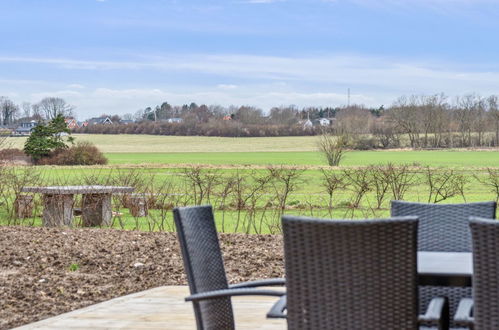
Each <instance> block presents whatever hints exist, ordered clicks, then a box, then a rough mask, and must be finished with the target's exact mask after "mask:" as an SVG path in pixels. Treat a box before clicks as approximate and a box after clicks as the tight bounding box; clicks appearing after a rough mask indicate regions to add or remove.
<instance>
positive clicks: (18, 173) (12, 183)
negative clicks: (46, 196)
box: [0, 166, 42, 225]
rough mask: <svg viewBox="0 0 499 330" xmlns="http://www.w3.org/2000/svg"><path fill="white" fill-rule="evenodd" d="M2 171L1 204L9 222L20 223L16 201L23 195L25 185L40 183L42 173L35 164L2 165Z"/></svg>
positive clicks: (0, 169) (0, 185)
mask: <svg viewBox="0 0 499 330" xmlns="http://www.w3.org/2000/svg"><path fill="white" fill-rule="evenodd" d="M0 171H1V172H0V174H1V179H0V180H1V181H0V204H1V205H2V207H3V209H4V210H5V211H6V213H7V215H8V224H9V225H11V224H20V223H19V222H17V217H16V214H15V207H14V202H15V200H16V199H17V197H18V196H19V195H21V193H22V188H23V187H28V186H37V185H39V183H40V182H41V180H42V173H41V172H40V171H38V170H37V169H36V168H35V167H33V166H25V167H19V168H16V167H3V166H0Z"/></svg>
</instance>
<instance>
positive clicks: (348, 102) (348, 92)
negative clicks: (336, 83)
mask: <svg viewBox="0 0 499 330" xmlns="http://www.w3.org/2000/svg"><path fill="white" fill-rule="evenodd" d="M347 95H348V96H347V107H348V108H350V88H348V91H347Z"/></svg>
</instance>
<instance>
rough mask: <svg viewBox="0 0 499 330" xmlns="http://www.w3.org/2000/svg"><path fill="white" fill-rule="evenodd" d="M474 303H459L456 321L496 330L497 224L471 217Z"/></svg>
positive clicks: (498, 292) (498, 320) (498, 297)
mask: <svg viewBox="0 0 499 330" xmlns="http://www.w3.org/2000/svg"><path fill="white" fill-rule="evenodd" d="M470 228H471V236H472V238H473V300H472V299H469V298H465V299H462V300H461V302H460V304H459V307H458V310H457V312H456V315H455V321H456V323H457V324H460V325H467V326H469V327H471V328H475V329H498V328H499V258H498V251H499V221H491V220H490V219H483V218H477V217H471V220H470Z"/></svg>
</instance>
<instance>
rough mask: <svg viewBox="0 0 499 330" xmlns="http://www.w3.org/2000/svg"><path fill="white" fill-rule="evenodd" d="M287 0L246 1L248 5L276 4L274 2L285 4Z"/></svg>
mask: <svg viewBox="0 0 499 330" xmlns="http://www.w3.org/2000/svg"><path fill="white" fill-rule="evenodd" d="M284 1H286V0H246V1H245V2H246V3H274V2H284Z"/></svg>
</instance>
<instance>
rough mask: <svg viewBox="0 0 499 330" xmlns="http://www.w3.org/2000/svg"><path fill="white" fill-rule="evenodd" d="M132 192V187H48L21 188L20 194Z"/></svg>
mask: <svg viewBox="0 0 499 330" xmlns="http://www.w3.org/2000/svg"><path fill="white" fill-rule="evenodd" d="M133 190H134V188H133V187H119V186H48V187H23V188H22V192H32V193H41V194H52V195H75V194H112V193H131V192H133Z"/></svg>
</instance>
